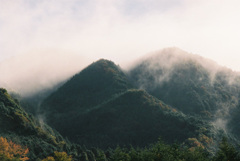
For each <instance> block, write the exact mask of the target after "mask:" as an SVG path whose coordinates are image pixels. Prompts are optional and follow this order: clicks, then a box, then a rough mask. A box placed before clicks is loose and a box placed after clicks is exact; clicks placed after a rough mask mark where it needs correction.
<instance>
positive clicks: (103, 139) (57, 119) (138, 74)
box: [0, 48, 240, 161]
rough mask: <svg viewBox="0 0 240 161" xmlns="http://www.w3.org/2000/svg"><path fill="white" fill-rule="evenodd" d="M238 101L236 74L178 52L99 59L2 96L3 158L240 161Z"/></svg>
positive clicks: (239, 90) (239, 85) (2, 92)
mask: <svg viewBox="0 0 240 161" xmlns="http://www.w3.org/2000/svg"><path fill="white" fill-rule="evenodd" d="M2 85H4V84H1V86H2ZM239 94H240V76H239V73H237V72H233V71H231V70H230V69H227V68H224V67H221V66H219V65H218V64H216V63H215V62H213V61H211V60H208V59H205V58H202V57H200V56H197V55H193V54H189V53H187V52H185V51H182V50H180V49H177V48H167V49H164V50H162V51H160V52H157V53H155V54H153V55H151V56H146V57H145V58H143V59H141V60H139V61H138V62H136V63H134V64H133V65H132V67H131V68H130V69H125V70H122V69H121V67H120V66H118V65H116V64H115V63H114V62H112V61H109V60H105V59H100V60H98V61H96V62H93V63H92V64H90V65H89V66H87V67H86V68H84V69H83V70H82V71H81V72H79V73H76V74H75V75H74V76H72V77H71V78H70V79H68V80H64V81H63V83H61V84H59V85H57V86H55V87H53V88H51V89H49V90H46V89H45V91H42V92H38V93H36V94H34V95H31V96H29V97H24V98H23V97H22V96H21V95H19V94H17V93H14V92H10V94H9V93H8V91H7V90H6V89H4V88H1V89H0V136H1V138H0V141H1V140H2V142H0V158H3V159H5V160H14V159H15V160H24V158H25V160H28V159H29V160H44V161H47V160H64V161H70V160H86V161H92V160H104V161H107V160H109V161H112V160H129V161H133V160H144V161H145V160H149V161H150V160H169V161H170V160H189V161H190V160H199V161H203V160H204V161H205V160H209V161H210V160H211V161H217V160H222V161H225V160H239V159H240V158H239V147H238V144H239V139H240V138H239V137H240V135H239V131H240V129H239V128H240V126H239V121H240V120H239V117H238V116H239V114H240V113H239V112H240V106H239ZM8 147H13V148H12V150H11V148H8ZM6 149H8V151H7V150H6ZM3 159H2V160H3Z"/></svg>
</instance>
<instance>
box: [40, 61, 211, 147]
mask: <svg viewBox="0 0 240 161" xmlns="http://www.w3.org/2000/svg"><path fill="white" fill-rule="evenodd" d="M133 87H134V86H133V85H132V84H131V83H130V81H129V79H128V77H127V76H126V75H125V74H124V72H123V71H122V70H121V69H120V67H118V66H116V65H115V64H114V63H113V62H111V61H108V60H103V59H101V60H99V61H97V62H95V63H93V64H91V65H89V66H88V67H87V68H85V69H84V70H82V71H81V72H80V73H78V74H76V75H75V76H73V77H72V78H71V79H70V80H69V81H67V82H66V83H65V84H64V85H63V86H61V87H60V88H59V89H58V90H56V91H55V92H54V93H52V94H51V95H50V96H49V97H48V98H47V99H46V100H45V101H44V102H43V103H42V106H41V109H42V114H43V115H44V116H45V117H46V120H47V123H48V124H49V125H51V126H52V127H54V128H56V129H57V130H58V131H59V132H60V133H61V134H62V135H63V136H65V137H68V138H69V140H71V141H74V142H77V143H80V144H81V145H86V146H97V147H101V148H107V147H115V146H116V145H129V144H131V145H134V146H142V147H143V146H146V145H149V143H153V142H154V141H156V140H157V139H158V137H162V138H163V139H164V140H166V141H167V142H171V143H173V142H174V141H177V142H183V141H185V140H187V139H188V138H198V139H200V138H201V137H202V136H206V138H209V139H210V137H211V135H210V129H212V127H211V126H210V125H209V124H207V123H206V122H204V121H201V120H199V119H198V118H194V117H188V116H186V115H185V114H183V113H182V112H179V111H177V110H176V109H174V108H172V107H170V106H168V105H166V104H165V103H164V102H162V101H160V100H158V99H157V98H155V97H153V96H151V95H149V94H148V93H147V92H145V91H143V90H138V89H134V88H133ZM203 129H204V130H203Z"/></svg>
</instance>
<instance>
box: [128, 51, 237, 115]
mask: <svg viewBox="0 0 240 161" xmlns="http://www.w3.org/2000/svg"><path fill="white" fill-rule="evenodd" d="M129 75H130V77H131V79H132V81H133V83H134V84H136V85H137V87H138V88H142V89H145V90H146V91H148V92H149V93H150V94H152V95H154V96H156V97H157V98H159V99H161V100H163V101H164V102H165V103H167V104H170V105H172V106H174V107H175V108H177V109H179V110H181V111H182V112H184V113H186V114H193V115H194V114H198V115H202V116H205V117H211V116H213V115H215V114H217V111H218V110H219V109H223V108H224V107H225V106H226V105H227V106H231V107H236V106H237V104H238V101H237V99H238V94H239V91H240V88H239V84H238V83H237V82H239V81H237V74H235V73H233V72H232V71H230V70H227V69H225V68H222V67H220V66H218V65H217V64H215V63H214V62H211V61H209V60H207V59H204V58H201V57H199V56H196V55H192V54H188V53H186V52H184V51H182V50H180V49H176V48H170V49H165V50H163V51H161V52H160V53H157V54H156V55H154V56H152V57H148V58H145V59H144V60H142V61H141V62H139V63H138V64H137V65H136V66H135V67H133V68H132V69H131V70H130V71H129ZM239 78H240V77H239ZM231 81H232V82H231ZM218 114H219V113H218Z"/></svg>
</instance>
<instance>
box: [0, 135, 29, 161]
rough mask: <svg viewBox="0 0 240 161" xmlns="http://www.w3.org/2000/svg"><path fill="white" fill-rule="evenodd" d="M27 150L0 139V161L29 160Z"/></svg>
mask: <svg viewBox="0 0 240 161" xmlns="http://www.w3.org/2000/svg"><path fill="white" fill-rule="evenodd" d="M28 152H29V151H28V148H23V147H22V146H21V145H18V144H14V143H13V142H12V141H7V139H6V138H3V137H0V159H1V160H6V161H7V160H20V161H26V160H29V158H28V157H27V156H26V155H27V154H28Z"/></svg>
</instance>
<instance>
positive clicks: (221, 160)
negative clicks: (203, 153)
mask: <svg viewBox="0 0 240 161" xmlns="http://www.w3.org/2000/svg"><path fill="white" fill-rule="evenodd" d="M213 160H214V161H226V160H230V161H239V160H240V155H239V151H237V150H236V148H235V147H234V146H233V145H231V144H230V143H229V142H228V141H227V138H223V139H222V142H221V143H220V145H219V150H218V152H217V153H216V155H215V157H214V159H213Z"/></svg>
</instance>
